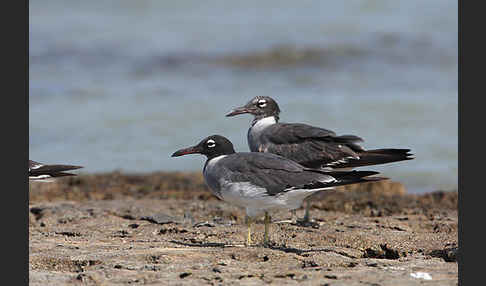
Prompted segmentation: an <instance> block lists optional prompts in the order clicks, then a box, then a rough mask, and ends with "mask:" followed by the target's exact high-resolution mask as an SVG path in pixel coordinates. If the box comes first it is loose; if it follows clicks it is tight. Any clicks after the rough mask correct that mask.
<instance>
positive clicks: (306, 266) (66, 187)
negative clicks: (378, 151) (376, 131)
mask: <svg viewBox="0 0 486 286" xmlns="http://www.w3.org/2000/svg"><path fill="white" fill-rule="evenodd" d="M303 213H304V210H303V208H301V209H299V210H298V211H297V215H298V216H299V217H302V216H303ZM29 215H30V221H29V281H30V284H31V285H65V284H71V283H72V284H80V285H116V284H122V285H127V284H130V285H139V284H160V285H262V284H276V285H290V284H291V285H294V284H303V285H419V284H420V285H422V284H425V285H457V284H458V266H457V260H456V255H457V251H458V238H457V223H458V218H457V192H441V191H437V192H433V193H428V194H423V195H416V194H407V192H406V190H405V188H404V187H403V185H402V184H400V183H398V182H393V181H384V182H375V183H367V184H361V185H353V186H349V187H347V188H341V189H339V190H335V191H329V192H325V193H320V194H318V195H317V196H314V197H313V199H312V208H311V217H312V218H313V220H314V221H313V223H312V224H311V225H308V226H302V225H296V224H293V223H291V222H290V221H289V219H290V218H291V214H290V212H280V213H276V214H274V215H273V216H272V221H273V223H272V225H271V229H270V230H271V232H270V233H271V235H270V238H271V240H272V244H271V246H270V247H268V248H264V247H262V246H261V245H260V244H261V242H262V240H263V218H261V219H260V220H258V221H257V222H256V224H254V226H253V229H252V230H253V236H252V239H253V241H254V243H255V244H256V245H253V246H249V247H247V246H245V245H244V242H245V235H246V225H245V223H244V211H243V210H241V209H239V208H237V207H234V206H232V205H230V204H228V203H225V202H222V201H219V200H218V199H217V198H215V197H214V196H213V195H211V193H210V192H209V191H208V189H207V187H206V186H205V184H204V181H203V178H202V176H201V174H200V173H197V172H196V173H178V172H158V173H150V174H123V173H119V172H113V173H106V174H91V175H89V174H88V175H80V176H77V177H69V178H62V179H59V180H57V181H56V182H53V183H31V184H30V204H29Z"/></svg>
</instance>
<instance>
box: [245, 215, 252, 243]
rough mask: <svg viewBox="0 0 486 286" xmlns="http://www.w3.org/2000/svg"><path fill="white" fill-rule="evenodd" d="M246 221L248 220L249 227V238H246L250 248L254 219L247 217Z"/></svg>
mask: <svg viewBox="0 0 486 286" xmlns="http://www.w3.org/2000/svg"><path fill="white" fill-rule="evenodd" d="M245 220H246V225H247V226H248V236H247V238H246V246H250V245H251V223H252V219H251V218H250V217H249V216H246V217H245Z"/></svg>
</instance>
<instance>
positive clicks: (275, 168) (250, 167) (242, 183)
mask: <svg viewBox="0 0 486 286" xmlns="http://www.w3.org/2000/svg"><path fill="white" fill-rule="evenodd" d="M187 154H202V155H205V156H206V157H207V160H206V163H205V164H204V168H203V175H204V179H205V182H206V184H207V185H208V186H209V188H210V190H211V191H212V193H213V194H214V195H215V196H216V197H218V198H219V199H221V200H223V201H226V202H228V203H231V204H234V205H236V206H239V207H242V208H244V209H245V210H246V222H247V226H248V236H247V245H250V244H251V224H252V221H254V220H255V218H257V217H259V216H262V215H264V216H265V220H264V222H265V234H264V245H265V246H268V243H269V224H270V222H271V217H270V213H272V212H275V211H280V210H293V209H297V208H299V207H300V206H301V204H302V201H303V200H304V199H305V198H306V197H308V196H309V195H311V194H313V193H315V192H318V191H322V190H329V189H332V188H333V187H336V186H341V185H348V184H355V183H362V182H370V181H379V180H384V179H386V178H381V177H368V176H371V175H375V174H378V172H374V171H334V172H325V171H322V170H317V169H311V168H307V167H304V166H302V165H300V164H298V163H296V162H294V161H292V160H290V159H287V158H285V157H282V156H278V155H275V154H271V153H257V152H235V150H234V148H233V144H232V143H231V141H229V140H228V139H227V138H225V137H223V136H220V135H212V136H209V137H207V138H205V139H203V140H202V141H200V142H199V143H198V144H197V145H195V146H192V147H189V148H184V149H180V150H178V151H176V152H174V153H173V154H172V157H177V156H183V155H187Z"/></svg>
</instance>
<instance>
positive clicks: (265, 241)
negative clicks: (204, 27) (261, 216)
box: [263, 212, 271, 246]
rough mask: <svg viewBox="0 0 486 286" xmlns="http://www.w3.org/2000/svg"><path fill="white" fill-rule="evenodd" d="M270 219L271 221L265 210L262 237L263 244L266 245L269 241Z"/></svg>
mask: <svg viewBox="0 0 486 286" xmlns="http://www.w3.org/2000/svg"><path fill="white" fill-rule="evenodd" d="M270 221H271V218H270V215H269V214H268V212H265V236H264V237H263V245H264V246H268V242H269V239H268V235H269V232H270Z"/></svg>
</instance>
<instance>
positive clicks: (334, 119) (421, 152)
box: [29, 0, 458, 193]
mask: <svg viewBox="0 0 486 286" xmlns="http://www.w3.org/2000/svg"><path fill="white" fill-rule="evenodd" d="M115 3H116V5H114V4H115ZM29 5H30V9H29V14H30V24H29V44H30V48H29V51H30V52H29V55H30V56H29V64H30V66H29V68H30V69H29V140H30V141H29V142H30V144H29V153H30V154H29V157H30V158H31V159H33V160H37V161H41V162H48V163H59V162H60V163H73V164H80V165H84V166H85V169H82V171H83V172H88V173H92V172H104V171H112V170H115V169H120V170H123V171H127V172H149V171H157V170H200V169H201V168H202V166H203V163H204V158H203V157H200V156H186V157H182V158H171V157H170V155H171V154H172V153H173V152H174V151H175V150H177V149H179V148H182V147H186V146H189V145H193V144H195V143H196V142H199V140H201V139H202V138H203V137H206V136H207V135H210V134H222V135H225V136H226V137H228V138H229V139H230V140H232V141H233V143H234V145H235V148H236V149H237V150H239V151H247V150H248V147H247V143H246V132H247V129H248V127H249V122H250V120H251V118H250V116H248V115H246V116H245V115H241V116H239V117H234V118H226V117H224V115H225V114H226V113H227V112H228V111H229V110H230V109H231V108H233V107H236V106H239V105H242V104H244V103H246V102H247V101H248V100H249V99H251V98H252V97H254V96H256V95H268V96H271V97H273V98H274V99H276V100H277V102H278V103H279V105H280V107H281V110H282V113H281V120H282V121H284V122H305V123H309V124H312V125H316V126H321V127H324V128H327V129H331V130H334V131H336V133H339V134H355V135H358V136H360V137H362V138H364V139H365V143H364V144H363V145H364V146H365V147H366V148H384V147H389V148H410V149H412V152H413V153H414V154H415V157H416V159H414V160H411V161H406V162H398V163H393V164H388V165H383V166H377V167H373V168H372V169H374V170H378V171H380V172H382V173H383V174H384V175H385V176H388V177H390V178H392V179H393V180H395V181H400V182H402V183H404V184H405V186H406V187H407V189H408V191H409V192H417V193H421V192H426V191H433V190H437V189H445V190H451V189H456V188H457V166H458V164H457V159H458V152H457V147H458V143H457V139H458V130H457V129H458V125H457V120H458V118H457V115H458V112H457V107H458V91H457V88H458V83H457V79H458V74H457V68H458V64H457V60H458V58H457V1H444V0H436V1H399V2H396V1H342V3H341V2H338V1H333V2H331V1H299V2H295V1H265V2H264V3H260V2H257V1H245V2H241V3H240V2H238V3H234V2H232V3H229V2H225V1H209V2H208V1H204V2H199V1H177V3H175V2H169V1H167V2H165V1H116V2H113V1H89V2H80V3H74V2H72V3H71V2H70V3H69V6H68V5H67V4H66V2H65V1H30V2H29Z"/></svg>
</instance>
